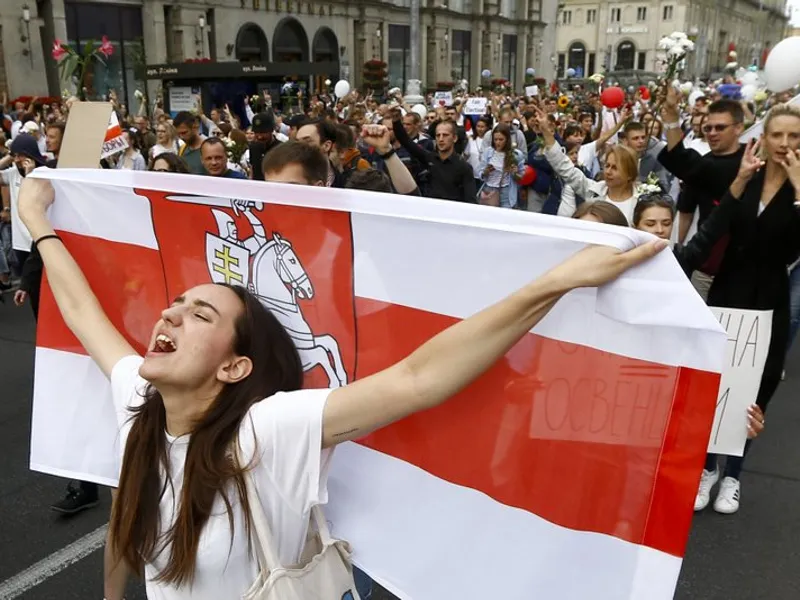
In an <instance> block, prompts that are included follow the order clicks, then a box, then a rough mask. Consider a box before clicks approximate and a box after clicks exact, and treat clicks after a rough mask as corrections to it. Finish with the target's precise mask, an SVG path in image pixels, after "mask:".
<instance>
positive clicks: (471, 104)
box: [464, 98, 489, 115]
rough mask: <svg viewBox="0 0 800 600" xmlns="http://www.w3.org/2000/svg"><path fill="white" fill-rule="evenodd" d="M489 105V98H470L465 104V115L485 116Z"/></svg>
mask: <svg viewBox="0 0 800 600" xmlns="http://www.w3.org/2000/svg"><path fill="white" fill-rule="evenodd" d="M487 104H489V99H488V98H468V99H467V101H466V103H465V104H464V114H465V115H484V114H486V105H487Z"/></svg>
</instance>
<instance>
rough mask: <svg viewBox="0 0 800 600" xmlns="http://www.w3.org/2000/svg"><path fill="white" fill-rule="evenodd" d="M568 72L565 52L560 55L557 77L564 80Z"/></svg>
mask: <svg viewBox="0 0 800 600" xmlns="http://www.w3.org/2000/svg"><path fill="white" fill-rule="evenodd" d="M566 71H567V55H566V54H564V53H563V52H562V53H560V54H559V55H558V71H557V72H556V77H558V78H559V79H563V78H564V75H565V74H566Z"/></svg>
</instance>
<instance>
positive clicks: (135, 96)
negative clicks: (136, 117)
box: [133, 90, 144, 100]
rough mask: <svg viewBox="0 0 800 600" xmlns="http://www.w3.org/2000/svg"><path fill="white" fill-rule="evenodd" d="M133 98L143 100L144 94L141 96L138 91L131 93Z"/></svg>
mask: <svg viewBox="0 0 800 600" xmlns="http://www.w3.org/2000/svg"><path fill="white" fill-rule="evenodd" d="M133 96H134V98H136V99H137V100H141V99H142V98H144V94H142V92H140V91H139V90H136V91H135V92H133Z"/></svg>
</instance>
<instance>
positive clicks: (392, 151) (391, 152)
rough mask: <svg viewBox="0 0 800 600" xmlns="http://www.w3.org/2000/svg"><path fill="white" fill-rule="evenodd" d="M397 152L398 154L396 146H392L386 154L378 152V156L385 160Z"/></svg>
mask: <svg viewBox="0 0 800 600" xmlns="http://www.w3.org/2000/svg"><path fill="white" fill-rule="evenodd" d="M395 154H397V151H396V150H395V149H394V148H391V149H390V150H389V151H388V152H387V153H386V154H381V153H380V152H378V156H380V157H381V158H382V159H383V160H386V159H387V158H391V157H392V156H394V155H395Z"/></svg>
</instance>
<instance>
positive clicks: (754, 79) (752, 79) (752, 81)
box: [741, 71, 760, 87]
mask: <svg viewBox="0 0 800 600" xmlns="http://www.w3.org/2000/svg"><path fill="white" fill-rule="evenodd" d="M741 80H742V85H752V86H756V87H758V84H759V83H760V81H759V78H758V73H753V72H752V71H747V73H745V74H744V75H742V78H741Z"/></svg>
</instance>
